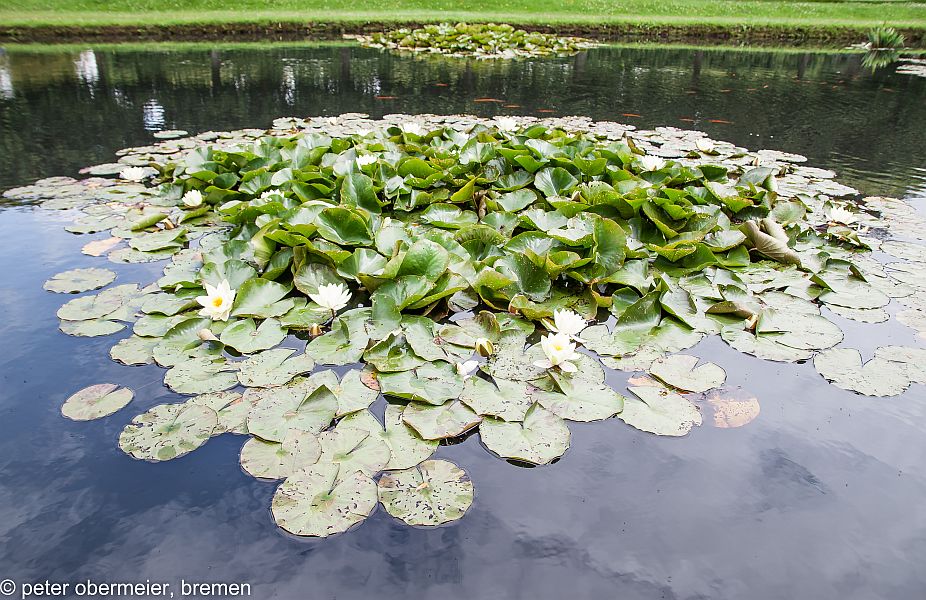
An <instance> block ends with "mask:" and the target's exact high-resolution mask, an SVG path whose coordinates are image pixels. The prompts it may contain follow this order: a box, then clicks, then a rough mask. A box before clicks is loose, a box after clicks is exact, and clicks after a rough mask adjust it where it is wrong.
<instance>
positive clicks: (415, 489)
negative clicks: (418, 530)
mask: <svg viewBox="0 0 926 600" xmlns="http://www.w3.org/2000/svg"><path fill="white" fill-rule="evenodd" d="M378 492H379V500H380V502H382V504H383V508H385V509H386V512H388V513H389V514H390V515H392V516H393V517H396V518H397V519H400V520H402V521H404V522H405V523H407V524H408V525H419V526H432V527H433V526H437V525H441V524H443V523H449V522H451V521H456V520H457V519H460V518H462V517H463V515H464V514H465V513H466V511H467V510H468V509H469V507H470V506H471V505H472V503H473V483H472V481H470V479H469V475H467V474H466V471H464V470H463V469H461V468H460V467H458V466H456V465H455V464H453V463H452V462H450V461H446V460H426V461H424V462H423V463H421V464H420V465H418V466H416V467H412V468H410V469H406V470H404V471H397V472H394V473H386V474H385V475H383V476H382V477H381V478H380V480H379V486H378Z"/></svg>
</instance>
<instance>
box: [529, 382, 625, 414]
mask: <svg viewBox="0 0 926 600" xmlns="http://www.w3.org/2000/svg"><path fill="white" fill-rule="evenodd" d="M549 376H550V378H551V379H552V380H553V383H554V386H555V389H557V390H558V391H540V390H538V391H537V392H536V393H535V394H534V398H535V399H536V400H537V401H538V402H540V404H541V406H543V407H544V408H546V409H547V410H549V411H551V412H552V413H554V414H555V415H557V416H559V417H562V418H563V419H568V420H570V421H586V422H587V421H599V420H601V419H608V418H610V417H613V416H614V415H616V414H618V413H620V412H621V411H622V410H623V407H624V400H625V399H624V397H623V396H622V395H620V394H618V393H617V392H615V391H614V390H613V389H611V388H610V387H609V386H608V385H607V384H605V383H601V382H596V381H591V380H588V379H584V378H581V377H569V376H567V375H560V374H558V373H553V372H551V373H550V375H549Z"/></svg>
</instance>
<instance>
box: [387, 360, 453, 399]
mask: <svg viewBox="0 0 926 600" xmlns="http://www.w3.org/2000/svg"><path fill="white" fill-rule="evenodd" d="M378 381H379V389H380V391H382V393H383V394H385V395H387V396H395V397H397V398H404V399H406V400H416V401H418V402H427V403H429V404H443V403H444V402H446V401H447V400H451V399H454V398H459V397H460V394H461V393H463V378H462V377H460V374H459V373H457V370H456V367H455V366H453V365H451V364H450V363H447V362H436V363H425V364H423V365H421V366H420V367H418V368H417V369H415V370H413V371H399V372H397V373H380V374H379V376H378Z"/></svg>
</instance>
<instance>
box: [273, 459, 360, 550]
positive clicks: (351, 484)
mask: <svg viewBox="0 0 926 600" xmlns="http://www.w3.org/2000/svg"><path fill="white" fill-rule="evenodd" d="M376 500H377V496H376V482H374V481H373V480H372V479H370V478H369V477H368V476H366V475H364V474H363V473H361V472H359V471H355V472H352V473H342V472H341V469H340V467H339V465H337V464H333V463H319V464H316V465H313V466H311V467H306V468H305V469H303V470H301V471H299V472H297V473H295V474H294V475H290V476H289V477H287V478H286V481H284V482H283V483H282V484H280V487H278V488H277V491H276V493H275V494H274V495H273V502H272V504H271V511H272V512H273V519H274V521H276V524H277V525H279V526H280V527H281V528H283V529H284V530H286V531H288V532H290V533H292V534H294V535H299V536H311V537H328V536H329V535H333V534H336V533H343V532H344V531H347V530H348V529H350V528H351V527H352V526H354V525H356V524H357V523H360V522H361V521H363V520H364V519H366V518H367V517H368V516H370V513H372V512H373V509H375V508H376Z"/></svg>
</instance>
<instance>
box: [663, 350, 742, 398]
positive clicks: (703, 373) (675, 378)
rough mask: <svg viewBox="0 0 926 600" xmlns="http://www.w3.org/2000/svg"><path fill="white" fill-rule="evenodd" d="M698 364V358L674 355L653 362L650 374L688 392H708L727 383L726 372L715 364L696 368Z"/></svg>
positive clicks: (709, 363)
mask: <svg viewBox="0 0 926 600" xmlns="http://www.w3.org/2000/svg"><path fill="white" fill-rule="evenodd" d="M697 364H698V357H697V356H691V355H688V354H673V355H672V356H667V357H665V358H660V359H658V360H656V361H655V362H653V364H652V365H651V366H650V368H649V372H650V375H652V376H654V377H656V378H657V379H659V380H660V381H662V382H663V383H665V384H667V385H670V386H672V387H674V388H676V389H679V390H684V391H686V392H697V393H701V392H706V391H707V390H709V389H711V388H716V387H720V386H722V385H723V382H724V381H726V379H727V374H726V372H725V371H724V370H723V369H721V368H720V367H718V366H717V365H715V364H714V363H711V362H708V363H704V364H703V365H700V366H697V367H696V366H695V365H697Z"/></svg>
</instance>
